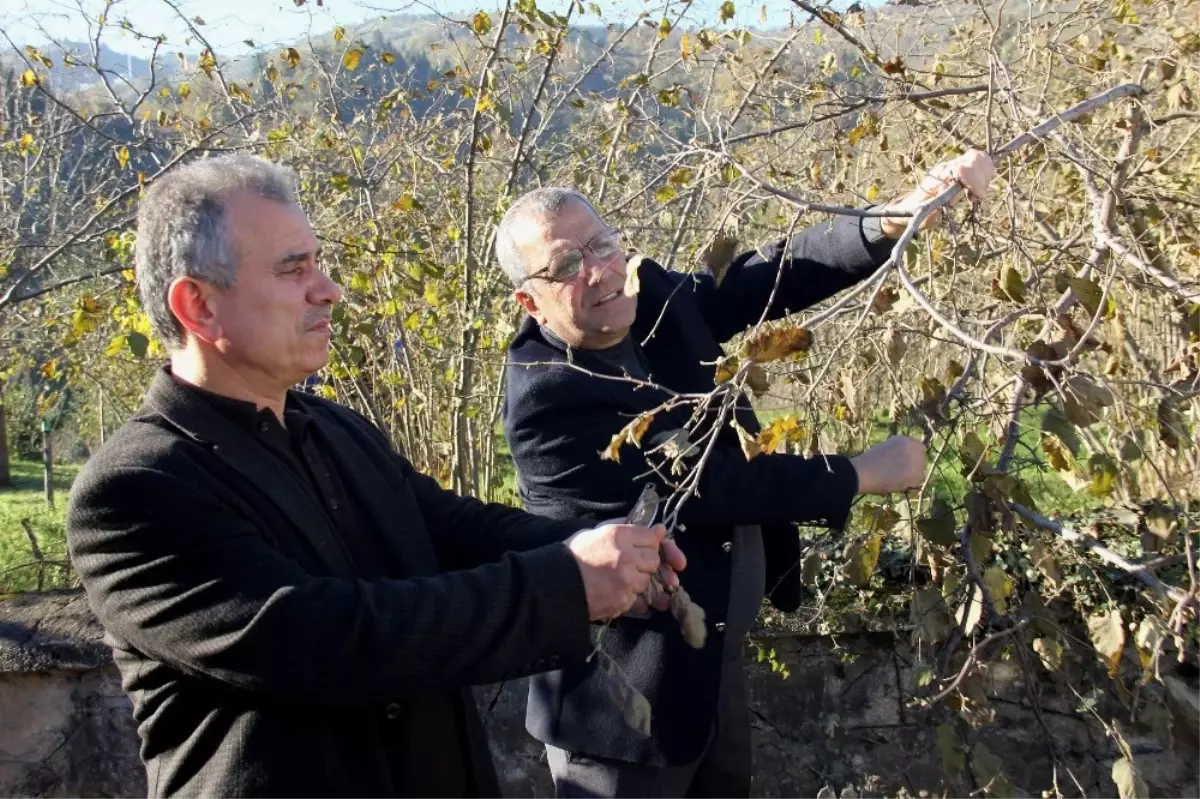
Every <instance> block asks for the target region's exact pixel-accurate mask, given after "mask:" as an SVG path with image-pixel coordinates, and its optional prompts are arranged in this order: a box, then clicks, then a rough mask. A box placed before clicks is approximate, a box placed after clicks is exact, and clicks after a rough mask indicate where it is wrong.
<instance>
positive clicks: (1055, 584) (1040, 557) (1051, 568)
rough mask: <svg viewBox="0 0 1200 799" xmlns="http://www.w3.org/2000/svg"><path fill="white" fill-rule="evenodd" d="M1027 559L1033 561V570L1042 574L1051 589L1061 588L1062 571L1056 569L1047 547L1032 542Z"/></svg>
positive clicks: (1037, 542) (1056, 565)
mask: <svg viewBox="0 0 1200 799" xmlns="http://www.w3.org/2000/svg"><path fill="white" fill-rule="evenodd" d="M1029 559H1030V560H1032V561H1033V565H1034V568H1036V569H1037V570H1038V571H1040V572H1041V573H1042V576H1043V577H1045V578H1046V581H1047V582H1048V583H1050V586H1051V587H1052V588H1054V589H1058V588H1059V587H1061V586H1062V584H1063V575H1062V570H1061V569H1059V568H1058V563H1057V562H1056V561H1055V560H1054V556H1053V555H1051V554H1050V548H1049V547H1047V546H1046V545H1045V544H1043V543H1042V542H1041V541H1034V542H1033V543H1032V544H1030V546H1029Z"/></svg>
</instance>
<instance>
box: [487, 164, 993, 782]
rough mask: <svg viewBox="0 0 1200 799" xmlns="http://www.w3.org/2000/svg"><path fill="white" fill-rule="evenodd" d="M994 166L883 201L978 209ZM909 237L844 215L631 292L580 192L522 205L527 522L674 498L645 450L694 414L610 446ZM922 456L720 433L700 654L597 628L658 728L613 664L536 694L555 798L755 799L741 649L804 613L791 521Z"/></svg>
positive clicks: (702, 526) (506, 237) (601, 514)
mask: <svg viewBox="0 0 1200 799" xmlns="http://www.w3.org/2000/svg"><path fill="white" fill-rule="evenodd" d="M992 172H993V167H992V162H991V159H990V158H989V157H988V156H987V155H986V154H984V153H981V152H977V151H971V152H968V153H966V154H965V155H963V156H960V157H958V158H956V159H954V160H951V161H948V162H946V163H943V164H939V165H938V166H937V167H935V168H934V169H933V170H932V171H931V172H930V174H929V175H928V176H926V177H925V178H924V180H923V181H922V182H921V185H920V186H919V187H918V188H916V189H914V190H913V191H912V192H911V193H910V194H908V195H906V196H905V197H903V198H902V199H900V200H898V201H896V202H894V203H892V204H891V205H890V208H892V209H895V210H896V211H897V212H907V213H911V211H912V209H913V208H915V207H916V206H917V205H919V204H920V203H921V202H924V201H925V200H927V199H928V198H929V197H932V196H934V195H935V194H936V193H937V192H939V191H940V190H941V189H943V188H944V187H945V186H946V185H948V184H949V183H951V182H954V181H957V182H959V183H961V184H963V186H965V187H966V189H967V191H968V194H969V195H970V196H971V197H972V198H974V199H975V200H982V199H983V198H984V196H985V194H986V192H987V189H988V184H989V183H990V181H991V178H992ZM936 221H937V220H936V219H932V218H931V220H930V222H929V223H930V224H933V223H935V222H936ZM906 224H907V218H905V217H878V216H876V217H869V218H860V217H854V216H840V217H836V218H835V219H833V220H832V221H831V222H827V223H823V224H819V225H816V226H814V227H811V228H809V229H807V230H804V231H802V232H800V233H798V234H797V235H795V236H793V237H792V238H791V239H790V240H788V241H783V242H778V243H776V244H774V245H772V246H770V247H767V248H765V249H763V250H760V251H752V252H747V253H744V254H742V255H739V256H737V257H736V258H734V259H733V262H732V264H730V266H729V267H728V269H727V270H726V272H725V274H724V277H723V279H722V280H720V281H717V280H715V279H714V278H713V276H712V275H709V274H705V273H695V274H684V273H681V272H673V271H669V270H666V269H664V268H663V267H662V266H660V265H658V264H657V263H655V262H653V261H651V260H648V259H641V260H640V264H639V266H638V267H637V269H638V282H639V283H640V290H639V291H637V292H634V291H627V290H626V277H627V274H626V272H627V263H628V262H627V259H626V257H624V254H625V248H624V246H623V242H622V240H621V235H620V233H619V232H618V231H616V230H615V229H613V228H612V226H610V225H609V224H608V223H606V222H605V221H604V220H603V219H602V218H601V216H600V214H599V212H598V211H597V210H596V209H595V208H594V207H593V206H592V205H591V203H590V202H589V201H588V200H587V199H586V198H585V197H583V196H582V195H580V194H579V193H577V192H575V191H571V190H568V189H559V188H545V189H538V190H535V191H532V192H530V193H528V194H526V195H525V196H523V197H521V198H520V199H518V200H517V201H516V202H515V203H514V204H513V206H512V207H511V208H510V209H509V211H508V212H507V213H506V214H505V216H504V219H503V220H502V221H501V223H500V226H499V229H498V230H497V233H496V237H497V242H496V253H497V258H498V259H499V262H500V266H501V268H503V270H504V271H505V273H506V274H507V275H508V277H509V278H510V279H511V280H512V283H513V285H514V287H515V291H514V297H515V298H516V300H517V302H518V303H520V305H521V307H523V308H524V309H525V311H526V312H527V313H528V318H527V319H525V321H524V323H523V324H522V326H521V329H520V330H519V331H518V333H517V335H516V336H515V337H514V339H513V341H512V342H511V343H510V345H509V348H508V360H509V363H508V366H507V375H506V378H507V393H506V398H505V406H504V427H505V435H506V436H507V438H508V442H509V446H510V447H511V450H512V454H513V459H514V462H515V465H516V469H517V477H518V488H519V491H520V494H521V498H522V500H523V501H524V502H525V504H526V507H527V509H528V510H530V511H532V512H534V513H537V514H541V515H545V516H550V517H553V518H560V519H569V518H581V519H589V520H595V521H599V520H606V519H613V518H615V517H622V516H625V515H626V514H628V513H629V511H630V509H631V508H632V507H633V505H634V503H635V500H636V499H637V497H638V495H639V492H640V491H641V489H642V487H643V485H644V484H645V483H646V482H647V481H653V482H655V483H657V488H658V492H659V494H660V495H662V496H667V495H668V494H670V493H671V492H672V490H673V489H672V487H671V486H670V485H669V484H668V482H667V481H668V480H669V479H671V478H670V475H669V474H667V475H666V476H665V477H664V474H663V473H661V472H656V471H655V469H654V468H653V465H652V463H651V461H652V460H654V458H653V457H651V458H647V455H646V451H647V450H650V449H653V448H654V447H655V445H656V444H658V443H660V442H662V441H664V440H665V439H666V438H668V437H670V436H671V435H672V434H673V433H674V432H675V431H677V430H679V429H681V428H683V427H684V426H685V425H686V424H687V423H688V421H689V418H690V416H691V412H692V409H691V408H684V409H679V410H666V411H660V412H659V413H658V414H657V415H656V416H655V417H654V420H653V422H652V423H651V425H650V428H649V430H647V431H646V433H645V435H644V436H643V438H642V441H643V445H642V447H641V448H635V447H624V448H622V449H621V450H620V453H619V457H620V459H619V460H617V459H602V458H601V457H600V453H601V452H602V451H603V450H605V449H606V448H607V447H608V446H609V443H610V441H611V440H612V438H613V436H614V435H616V434H617V433H618V432H619V431H620V430H621V428H622V427H624V426H625V425H626V424H628V423H629V422H630V421H631V420H632V419H634V418H635V417H636V416H637V415H639V414H641V413H645V412H647V411H650V410H653V409H655V408H657V407H658V406H660V405H661V404H662V403H663V402H664V401H666V400H667V399H669V398H670V397H671V395H672V394H671V393H672V392H674V393H677V394H682V393H690V394H696V393H705V392H709V391H711V390H712V389H713V388H714V381H713V378H714V367H713V363H714V362H715V361H716V360H717V359H718V358H719V357H721V355H722V354H723V352H722V350H721V346H720V345H721V343H723V342H725V341H728V340H729V339H731V338H732V337H734V336H736V335H737V334H738V333H741V332H743V331H744V330H746V329H747V328H748V327H751V326H753V325H754V324H756V323H757V322H758V320H759V318H760V317H762V316H763V313H764V311H765V312H766V318H767V319H779V318H781V317H784V316H786V315H787V314H790V313H794V312H796V311H800V310H803V309H805V308H808V307H809V306H811V305H813V304H814V303H817V302H820V301H821V300H824V299H826V298H828V297H830V296H832V295H834V294H836V293H837V292H839V291H841V290H843V289H845V288H847V287H849V286H852V285H854V284H855V283H857V282H859V281H860V280H862V279H864V278H865V277H867V276H868V275H870V274H871V273H872V272H874V271H875V270H876V269H877V268H878V267H879V266H880V265H881V264H882V263H883V262H884V261H885V260H886V259H887V257H888V254H889V253H890V251H891V249H892V247H893V245H894V243H895V241H894V239H895V238H896V237H898V236H899V235H900V234H901V232H903V230H904V227H905V225H906ZM772 297H773V299H771V298H772ZM769 301H770V305H769V306H768V302H769ZM740 404H741V407H739V408H738V409H737V411H736V415H737V420H738V423H739V424H740V425H741V426H742V427H743V428H745V429H746V430H748V431H750V432H751V433H754V432H756V431H757V430H758V429H759V428H758V422H757V420H756V419H755V418H754V413H753V411H752V410H751V408H750V407H749V404H748V403H747V402H744V401H743V402H742V403H740ZM709 423H710V424H711V420H710V421H709ZM692 457H693V459H692V461H691V463H692V465H693V466H694V465H695V463H696V460H695V456H692ZM924 461H925V451H924V447H923V446H922V445H921V443H920V442H918V441H915V440H913V439H910V438H905V437H895V438H892V439H889V440H887V441H885V442H883V443H881V444H878V445H876V446H874V447H872V448H870V449H869V450H867V451H866V452H864V453H861V454H860V455H858V456H856V457H854V458H849V457H845V456H841V455H827V456H821V457H815V458H812V459H805V458H803V457H800V456H794V455H774V456H772V457H765V458H755V459H754V460H752V461H747V460H746V458H745V456H744V455H743V454H742V452H741V448H740V446H739V443H738V440H737V437H736V434H735V432H734V431H733V430H730V429H728V428H727V429H724V430H722V431H721V432H720V433H719V439H718V444H717V446H716V447H715V448H714V449H713V451H712V453H711V455H710V456H709V458H708V460H707V462H706V464H705V467H704V473H703V476H702V481H701V483H700V490H699V492H698V493H697V495H696V496H694V497H693V498H691V499H689V500H688V502H687V503H686V504H685V505H684V507H683V511H682V514H681V516H680V522H681V523H682V525H683V527H684V528H686V529H682V530H680V531H678V535H677V540H678V543H679V545H680V547H681V548H682V550H683V552H684V553H685V555H686V556H687V561H688V571H687V574H686V576H685V577H684V580H683V582H684V587H685V588H686V589H687V590H688V592H689V593H690V595H691V598H692V599H693V601H695V602H696V603H697V604H699V605H700V606H701V607H702V608H704V609H705V611H706V619H705V625H706V638H705V642H704V645H703V647H702V648H699V649H695V648H692V646H690V645H689V644H688V643H687V642H686V641H685V640H684V638H683V636H682V635H681V632H680V627H679V624H678V622H677V621H676V620H675V619H674V618H672V616H671V615H669V614H666V613H629V614H626V615H625V616H623V617H621V618H619V619H617V620H615V621H614V622H613V623H612V624H611V626H610V627H609V628H608V629H607V630H606V631H605V632H604V635H603V642H602V649H603V651H604V653H605V656H606V658H608V657H611V659H612V661H615V663H616V665H617V666H618V667H619V669H617V670H616V671H618V672H619V673H620V674H621V675H622V677H623V679H625V680H628V681H629V683H630V684H632V686H633V687H634V688H636V689H637V690H638V691H640V692H641V694H642V695H644V696H645V697H646V699H647V700H648V701H649V703H650V705H651V707H652V709H653V717H652V720H651V724H650V730H649V734H648V735H646V734H644V730H643V731H640V732H639V731H638V730H637V729H634V728H633V727H631V726H630V725H629V724H627V723H626V721H625V719H624V718H623V715H622V709H621V707H619V706H618V705H617V704H616V703H615V702H614V701H613V699H612V698H611V696H610V680H609V678H608V676H607V675H606V672H607V671H609V670H610V669H608V668H607V667H606V664H607V663H608V661H607V659H606V658H605V659H602V658H592V659H590V661H589V662H587V663H584V664H580V665H575V666H571V667H568V668H566V669H563V670H561V671H555V672H550V673H548V674H543V675H539V676H536V677H534V678H532V679H531V681H530V690H529V706H528V715H527V719H526V724H527V727H528V730H529V732H530V733H531V734H532V735H533V736H534V737H535V738H537V739H538V740H540V741H542V742H543V743H545V744H546V750H547V756H548V759H549V763H550V769H551V772H552V774H553V776H554V782H555V787H556V790H557V793H558V795H559V796H747V795H749V791H750V778H751V763H750V723H749V710H748V707H747V703H746V693H745V675H744V671H743V666H742V655H743V646H744V644H743V641H744V637H745V635H746V634H747V633H748V632H749V630H750V628H751V627H752V625H753V624H754V621H755V619H756V618H757V615H758V611H759V608H760V606H761V603H762V599H763V597H764V595H766V596H769V598H770V599H771V602H772V603H773V604H774V605H775V606H776V607H778V608H780V609H781V610H785V611H788V610H795V609H796V608H797V607H798V605H799V601H800V597H799V588H800V585H799V575H798V570H797V569H796V568H795V567H796V563H797V561H798V559H799V555H800V551H799V539H798V536H797V534H796V530H795V528H794V527H793V525H794V524H795V523H807V524H824V525H827V526H829V527H831V528H840V527H842V526H843V525H844V524H845V522H846V519H847V517H848V516H849V512H850V503H851V500H852V498H853V497H854V496H855V495H856V494H883V493H890V492H893V491H903V490H906V489H908V488H910V487H913V486H917V485H919V484H920V482H921V479H922V476H923V471H924ZM598 631H599V628H595V630H594V632H598Z"/></svg>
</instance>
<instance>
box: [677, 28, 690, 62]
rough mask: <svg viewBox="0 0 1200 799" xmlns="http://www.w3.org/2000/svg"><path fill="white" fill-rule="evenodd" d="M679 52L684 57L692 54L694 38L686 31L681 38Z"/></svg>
mask: <svg viewBox="0 0 1200 799" xmlns="http://www.w3.org/2000/svg"><path fill="white" fill-rule="evenodd" d="M679 54H680V55H681V56H683V57H684V58H689V57H691V55H692V40H691V38H689V37H688V35H687V34H686V33H685V34H683V36H682V37H680V39H679Z"/></svg>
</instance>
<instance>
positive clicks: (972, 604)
mask: <svg viewBox="0 0 1200 799" xmlns="http://www.w3.org/2000/svg"><path fill="white" fill-rule="evenodd" d="M981 618H983V592H982V591H980V590H979V586H977V585H976V586H972V588H971V593H970V596H969V598H968V599H967V601H966V602H965V603H964V604H963V605H961V606H960V607H959V608H958V610H957V611H956V612H955V614H954V620H955V621H957V622H958V624H959V626H960V627H962V628H963V634H964V635H970V634H971V631H972V630H974V629H975V625H977V624H979V620H980V619H981Z"/></svg>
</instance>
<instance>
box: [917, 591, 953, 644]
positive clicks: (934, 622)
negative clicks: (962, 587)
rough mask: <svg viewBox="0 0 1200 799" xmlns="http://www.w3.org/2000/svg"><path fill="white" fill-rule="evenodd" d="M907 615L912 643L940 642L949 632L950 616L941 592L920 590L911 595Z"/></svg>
mask: <svg viewBox="0 0 1200 799" xmlns="http://www.w3.org/2000/svg"><path fill="white" fill-rule="evenodd" d="M909 614H910V617H911V619H912V623H913V638H914V641H913V643H914V644H916V643H918V642H923V643H925V644H931V643H934V642H936V641H941V640H942V639H944V638H945V637H946V633H947V632H949V630H950V614H949V613H947V612H946V603H945V602H944V601H943V600H942V592H941V591H939V590H938V589H936V588H922V589H921V590H920V591H917V592H916V593H915V594H913V598H912V605H911V606H910V608H909Z"/></svg>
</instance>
